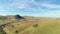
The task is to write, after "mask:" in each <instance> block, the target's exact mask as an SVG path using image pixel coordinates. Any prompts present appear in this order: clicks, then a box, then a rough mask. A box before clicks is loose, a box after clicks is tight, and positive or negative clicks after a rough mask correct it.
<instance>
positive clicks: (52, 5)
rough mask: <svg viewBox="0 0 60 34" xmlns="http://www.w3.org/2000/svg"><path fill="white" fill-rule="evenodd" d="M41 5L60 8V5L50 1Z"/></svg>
mask: <svg viewBox="0 0 60 34" xmlns="http://www.w3.org/2000/svg"><path fill="white" fill-rule="evenodd" d="M41 5H42V6H44V7H47V8H60V5H54V4H48V3H42V4H41Z"/></svg>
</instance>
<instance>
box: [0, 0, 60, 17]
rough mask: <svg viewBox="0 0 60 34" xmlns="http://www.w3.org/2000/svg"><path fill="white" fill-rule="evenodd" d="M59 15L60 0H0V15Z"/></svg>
mask: <svg viewBox="0 0 60 34" xmlns="http://www.w3.org/2000/svg"><path fill="white" fill-rule="evenodd" d="M16 14H19V15H23V16H24V15H27V16H38V17H60V0H0V15H16Z"/></svg>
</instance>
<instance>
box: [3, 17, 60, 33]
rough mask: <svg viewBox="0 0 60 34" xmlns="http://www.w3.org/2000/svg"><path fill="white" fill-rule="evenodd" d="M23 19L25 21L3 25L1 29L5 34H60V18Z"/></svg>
mask: <svg viewBox="0 0 60 34" xmlns="http://www.w3.org/2000/svg"><path fill="white" fill-rule="evenodd" d="M25 18H26V19H25V20H18V21H16V22H13V23H11V24H7V25H5V26H4V27H3V30H4V32H6V34H60V18H46V17H25ZM12 20H13V19H11V21H12ZM6 21H9V20H6ZM2 22H3V20H2Z"/></svg>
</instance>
